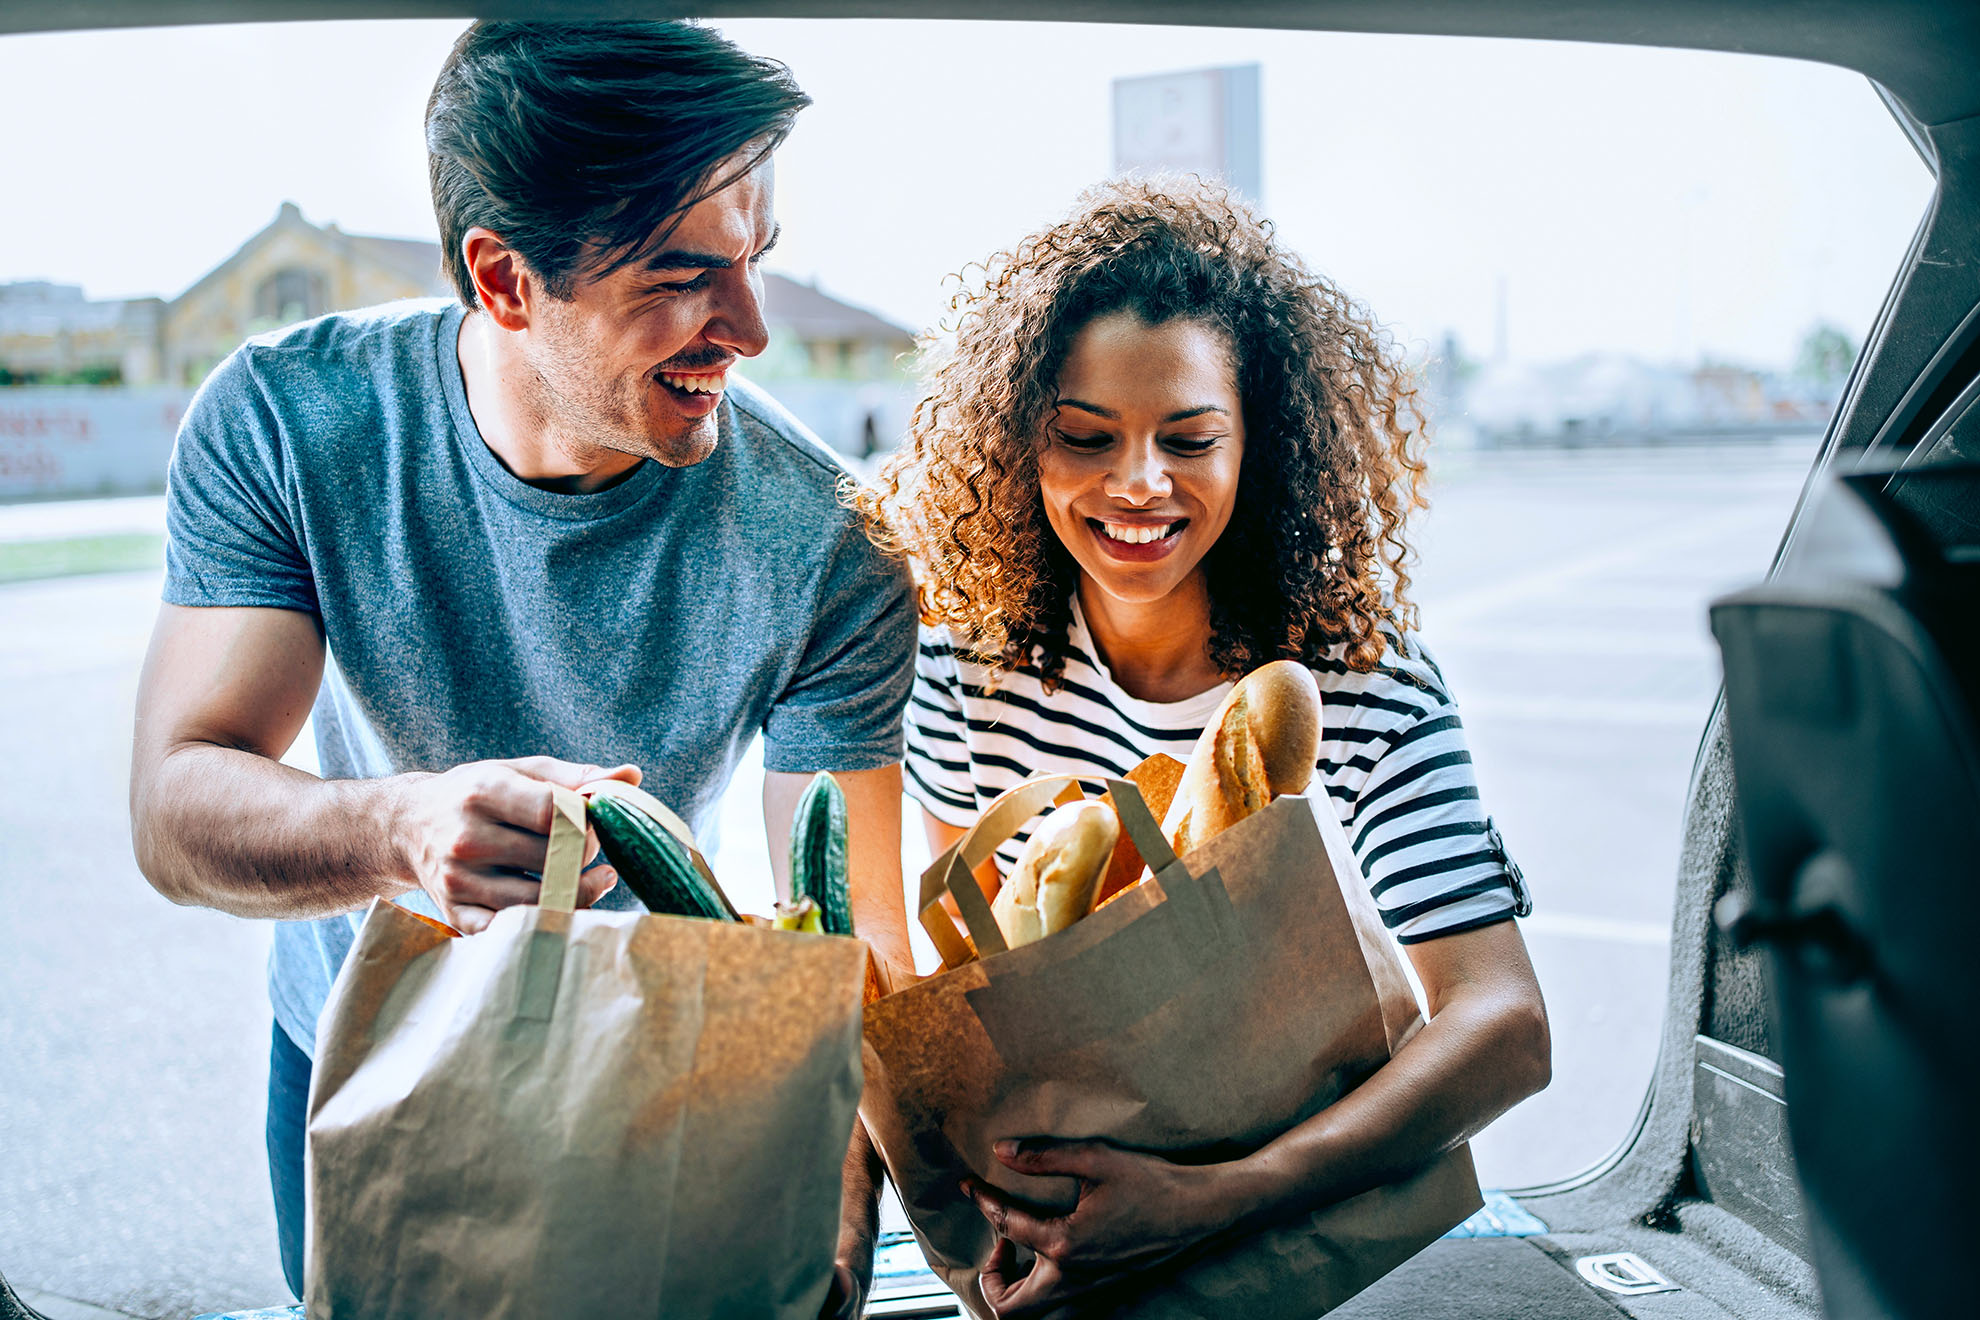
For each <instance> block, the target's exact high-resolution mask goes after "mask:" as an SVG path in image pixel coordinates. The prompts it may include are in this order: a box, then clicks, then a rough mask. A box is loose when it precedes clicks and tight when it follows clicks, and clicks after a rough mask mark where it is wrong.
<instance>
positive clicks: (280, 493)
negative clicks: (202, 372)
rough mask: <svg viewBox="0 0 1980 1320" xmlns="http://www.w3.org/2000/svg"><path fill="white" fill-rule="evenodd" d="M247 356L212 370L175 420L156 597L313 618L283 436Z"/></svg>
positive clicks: (243, 352) (241, 353)
mask: <svg viewBox="0 0 1980 1320" xmlns="http://www.w3.org/2000/svg"><path fill="white" fill-rule="evenodd" d="M251 354H252V350H251V349H248V348H242V349H239V350H236V351H235V352H234V353H233V354H232V355H231V356H230V357H228V358H227V360H226V361H225V362H223V363H221V364H220V366H219V367H217V368H216V369H215V370H214V372H213V374H212V375H211V376H209V377H208V378H207V380H206V383H205V384H204V385H202V386H201V387H200V389H199V393H198V394H196V395H195V396H194V397H193V401H192V404H191V406H190V407H189V408H188V409H187V410H186V416H185V420H184V421H183V422H182V423H180V426H179V434H178V438H177V440H176V442H175V443H174V444H173V446H172V461H171V464H170V466H169V468H168V469H167V473H166V479H165V532H166V539H165V590H164V598H165V601H166V603H168V604H172V605H254V606H267V607H271V608H275V609H290V610H302V611H306V612H309V613H312V614H313V613H316V612H317V596H316V584H315V577H314V574H313V573H312V572H311V571H310V565H309V560H308V557H307V556H306V555H305V554H304V552H303V549H302V545H301V542H300V538H299V537H298V536H297V534H296V518H295V516H294V509H295V504H294V502H293V499H292V494H293V492H292V490H291V486H290V475H291V474H290V472H289V468H288V464H287V461H286V450H285V446H284V443H283V437H282V435H281V429H280V427H279V425H278V424H277V422H276V419H275V414H274V411H273V410H272V409H271V408H270V407H269V405H268V400H267V397H266V395H265V394H264V392H263V389H262V386H261V382H260V381H259V380H258V378H257V377H256V374H255V371H254V363H253V358H252V356H251Z"/></svg>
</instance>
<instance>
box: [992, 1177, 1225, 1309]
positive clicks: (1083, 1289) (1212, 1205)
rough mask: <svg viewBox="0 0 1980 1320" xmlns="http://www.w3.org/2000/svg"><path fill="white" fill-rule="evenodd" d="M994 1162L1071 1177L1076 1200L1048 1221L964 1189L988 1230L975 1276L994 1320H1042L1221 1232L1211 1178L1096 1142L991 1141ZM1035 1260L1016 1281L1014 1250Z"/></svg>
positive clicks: (999, 1196)
mask: <svg viewBox="0 0 1980 1320" xmlns="http://www.w3.org/2000/svg"><path fill="white" fill-rule="evenodd" d="M996 1154H997V1158H998V1159H999V1160H1000V1161H1002V1162H1003V1163H1004V1164H1005V1165H1007V1166H1008V1167H1010V1168H1011V1169H1014V1170H1016V1171H1017V1172H1019V1173H1026V1174H1034V1175H1039V1176H1046V1177H1051V1176H1057V1177H1065V1178H1075V1179H1077V1180H1078V1181H1079V1201H1078V1203H1077V1204H1075V1205H1074V1206H1073V1208H1072V1209H1070V1210H1068V1211H1066V1212H1064V1213H1063V1214H1047V1213H1042V1212H1040V1211H1038V1210H1037V1209H1035V1208H1033V1207H1030V1206H1027V1205H1026V1204H1025V1203H1023V1202H1022V1201H1019V1200H1017V1199H1015V1198H1013V1197H1011V1196H1009V1195H1007V1194H1005V1193H1003V1192H1000V1191H998V1190H997V1189H996V1188H994V1187H991V1186H988V1185H987V1184H985V1183H982V1182H978V1181H976V1180H974V1179H971V1180H970V1181H968V1182H966V1183H965V1184H964V1186H963V1190H964V1191H965V1192H967V1193H968V1195H969V1196H970V1197H971V1198H972V1199H973V1200H974V1201H975V1202H976V1206H977V1208H978V1209H979V1210H981V1211H982V1212H983V1217H984V1218H985V1219H987V1220H988V1221H989V1222H990V1226H991V1227H992V1228H994V1229H996V1230H997V1234H998V1243H997V1250H996V1253H995V1254H994V1255H993V1256H992V1257H991V1258H990V1263H989V1264H988V1265H987V1266H986V1267H985V1268H984V1270H983V1274H982V1279H981V1282H982V1285H983V1295H984V1297H985V1299H986V1300H988V1301H989V1303H990V1305H991V1307H992V1308H994V1309H995V1310H996V1312H997V1314H998V1315H999V1316H1025V1317H1035V1316H1045V1315H1049V1314H1051V1313H1052V1312H1053V1311H1054V1310H1055V1309H1057V1308H1058V1307H1061V1306H1063V1305H1065V1304H1066V1303H1068V1302H1070V1301H1072V1300H1073V1299H1075V1298H1078V1297H1081V1296H1084V1295H1086V1294H1089V1293H1091V1292H1093V1291H1094V1290H1095V1289H1098V1288H1102V1287H1105V1286H1106V1285H1107V1284H1109V1283H1113V1282H1118V1281H1119V1280H1120V1279H1121V1277H1122V1276H1123V1275H1127V1274H1132V1273H1135V1272H1137V1271H1140V1270H1142V1269H1146V1268H1147V1267H1148V1266H1150V1265H1153V1264H1155V1263H1157V1262H1158V1261H1161V1260H1163V1259H1165V1258H1167V1257H1169V1256H1172V1255H1174V1254H1176V1253H1177V1252H1179V1251H1181V1250H1183V1249H1185V1248H1187V1247H1190V1246H1194V1245H1195V1244H1196V1243H1198V1242H1200V1241H1201V1240H1202V1239H1204V1238H1205V1237H1208V1236H1209V1235H1210V1234H1212V1233H1214V1232H1216V1231H1218V1230H1219V1229H1221V1228H1224V1227H1225V1226H1226V1225H1227V1224H1228V1222H1229V1220H1228V1218H1227V1217H1226V1216H1225V1215H1224V1213H1223V1212H1222V1210H1221V1209H1220V1207H1221V1205H1222V1204H1223V1201H1222V1193H1221V1189H1220V1183H1221V1180H1222V1175H1221V1174H1220V1172H1219V1171H1220V1170H1221V1169H1224V1168H1227V1167H1230V1166H1220V1165H1214V1164H1204V1165H1188V1164H1177V1163H1174V1162H1173V1161H1170V1160H1165V1159H1163V1158H1161V1157H1160V1156H1157V1155H1148V1154H1144V1153H1141V1152H1138V1151H1131V1150H1123V1149H1122V1148H1120V1147H1119V1146H1111V1145H1108V1144H1107V1143H1105V1142H1099V1141H1072V1142H1029V1141H1028V1142H1018V1141H1000V1142H998V1143H997V1146H996ZM1019 1246H1022V1247H1025V1248H1028V1249H1029V1250H1030V1251H1032V1252H1033V1253H1034V1255H1035V1256H1036V1259H1035V1260H1034V1261H1033V1262H1032V1266H1031V1269H1030V1271H1029V1272H1027V1273H1019V1272H1018V1257H1017V1252H1016V1250H1015V1247H1019Z"/></svg>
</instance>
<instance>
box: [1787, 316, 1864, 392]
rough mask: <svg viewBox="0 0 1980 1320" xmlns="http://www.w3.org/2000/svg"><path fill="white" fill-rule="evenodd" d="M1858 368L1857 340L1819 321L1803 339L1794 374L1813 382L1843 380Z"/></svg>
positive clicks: (1797, 354) (1796, 357)
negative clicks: (1851, 370) (1852, 370)
mask: <svg viewBox="0 0 1980 1320" xmlns="http://www.w3.org/2000/svg"><path fill="white" fill-rule="evenodd" d="M1855 365H1856V341H1855V340H1853V339H1851V338H1850V337H1849V335H1848V334H1847V333H1846V332H1845V331H1843V330H1841V329H1840V328H1838V327H1836V326H1833V325H1830V324H1829V323H1828V322H1826V321H1823V322H1818V323H1817V324H1816V325H1814V326H1813V327H1811V328H1810V329H1809V331H1808V333H1807V334H1805V335H1803V336H1802V337H1801V349H1800V351H1799V352H1798V353H1796V355H1795V360H1794V374H1795V375H1797V376H1804V377H1806V378H1808V379H1809V380H1817V381H1822V382H1825V383H1826V382H1831V381H1839V380H1841V379H1842V378H1843V377H1845V376H1847V375H1848V374H1849V369H1850V368H1851V367H1853V366H1855Z"/></svg>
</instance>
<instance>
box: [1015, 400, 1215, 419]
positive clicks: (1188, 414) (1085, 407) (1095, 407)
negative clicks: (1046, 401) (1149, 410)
mask: <svg viewBox="0 0 1980 1320" xmlns="http://www.w3.org/2000/svg"><path fill="white" fill-rule="evenodd" d="M1053 402H1054V403H1056V404H1057V405H1058V406H1059V407H1061V408H1077V409H1079V410H1080V411H1081V412H1090V413H1092V414H1093V415H1094V416H1096V417H1105V418H1107V419H1108V420H1109V421H1116V422H1117V421H1119V420H1120V419H1121V415H1120V414H1119V413H1117V412H1115V411H1114V410H1113V409H1112V408H1102V407H1101V406H1100V405H1099V404H1097V403H1087V402H1085V401H1084V400H1082V399H1056V400H1054V401H1053ZM1206 413H1222V414H1223V415H1224V416H1226V417H1229V416H1230V415H1231V410H1230V409H1228V408H1223V407H1219V406H1218V405H1217V404H1214V403H1200V404H1198V405H1197V406H1196V407H1194V408H1184V409H1182V410H1181V411H1179V412H1172V413H1170V414H1169V415H1168V416H1167V417H1164V418H1163V419H1162V420H1163V421H1165V422H1186V421H1188V420H1189V419H1190V418H1192V417H1201V416H1203V415H1204V414H1206Z"/></svg>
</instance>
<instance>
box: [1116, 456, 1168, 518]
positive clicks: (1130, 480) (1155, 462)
mask: <svg viewBox="0 0 1980 1320" xmlns="http://www.w3.org/2000/svg"><path fill="white" fill-rule="evenodd" d="M1119 453H1120V456H1121V459H1120V462H1119V463H1117V464H1116V465H1115V466H1114V470H1113V471H1112V472H1111V473H1109V474H1108V480H1107V494H1108V495H1109V496H1111V497H1112V498H1114V499H1117V500H1126V501H1127V502H1128V503H1130V504H1147V503H1150V502H1151V501H1154V500H1159V499H1161V498H1162V497H1163V496H1165V495H1167V494H1168V493H1169V491H1170V489H1171V488H1172V486H1173V483H1172V482H1171V481H1170V480H1169V465H1168V464H1167V463H1165V462H1164V461H1163V459H1162V450H1161V447H1160V446H1158V445H1156V444H1154V443H1152V442H1150V441H1146V440H1134V441H1130V442H1129V443H1127V444H1125V445H1122V446H1121V448H1120V450H1119Z"/></svg>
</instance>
